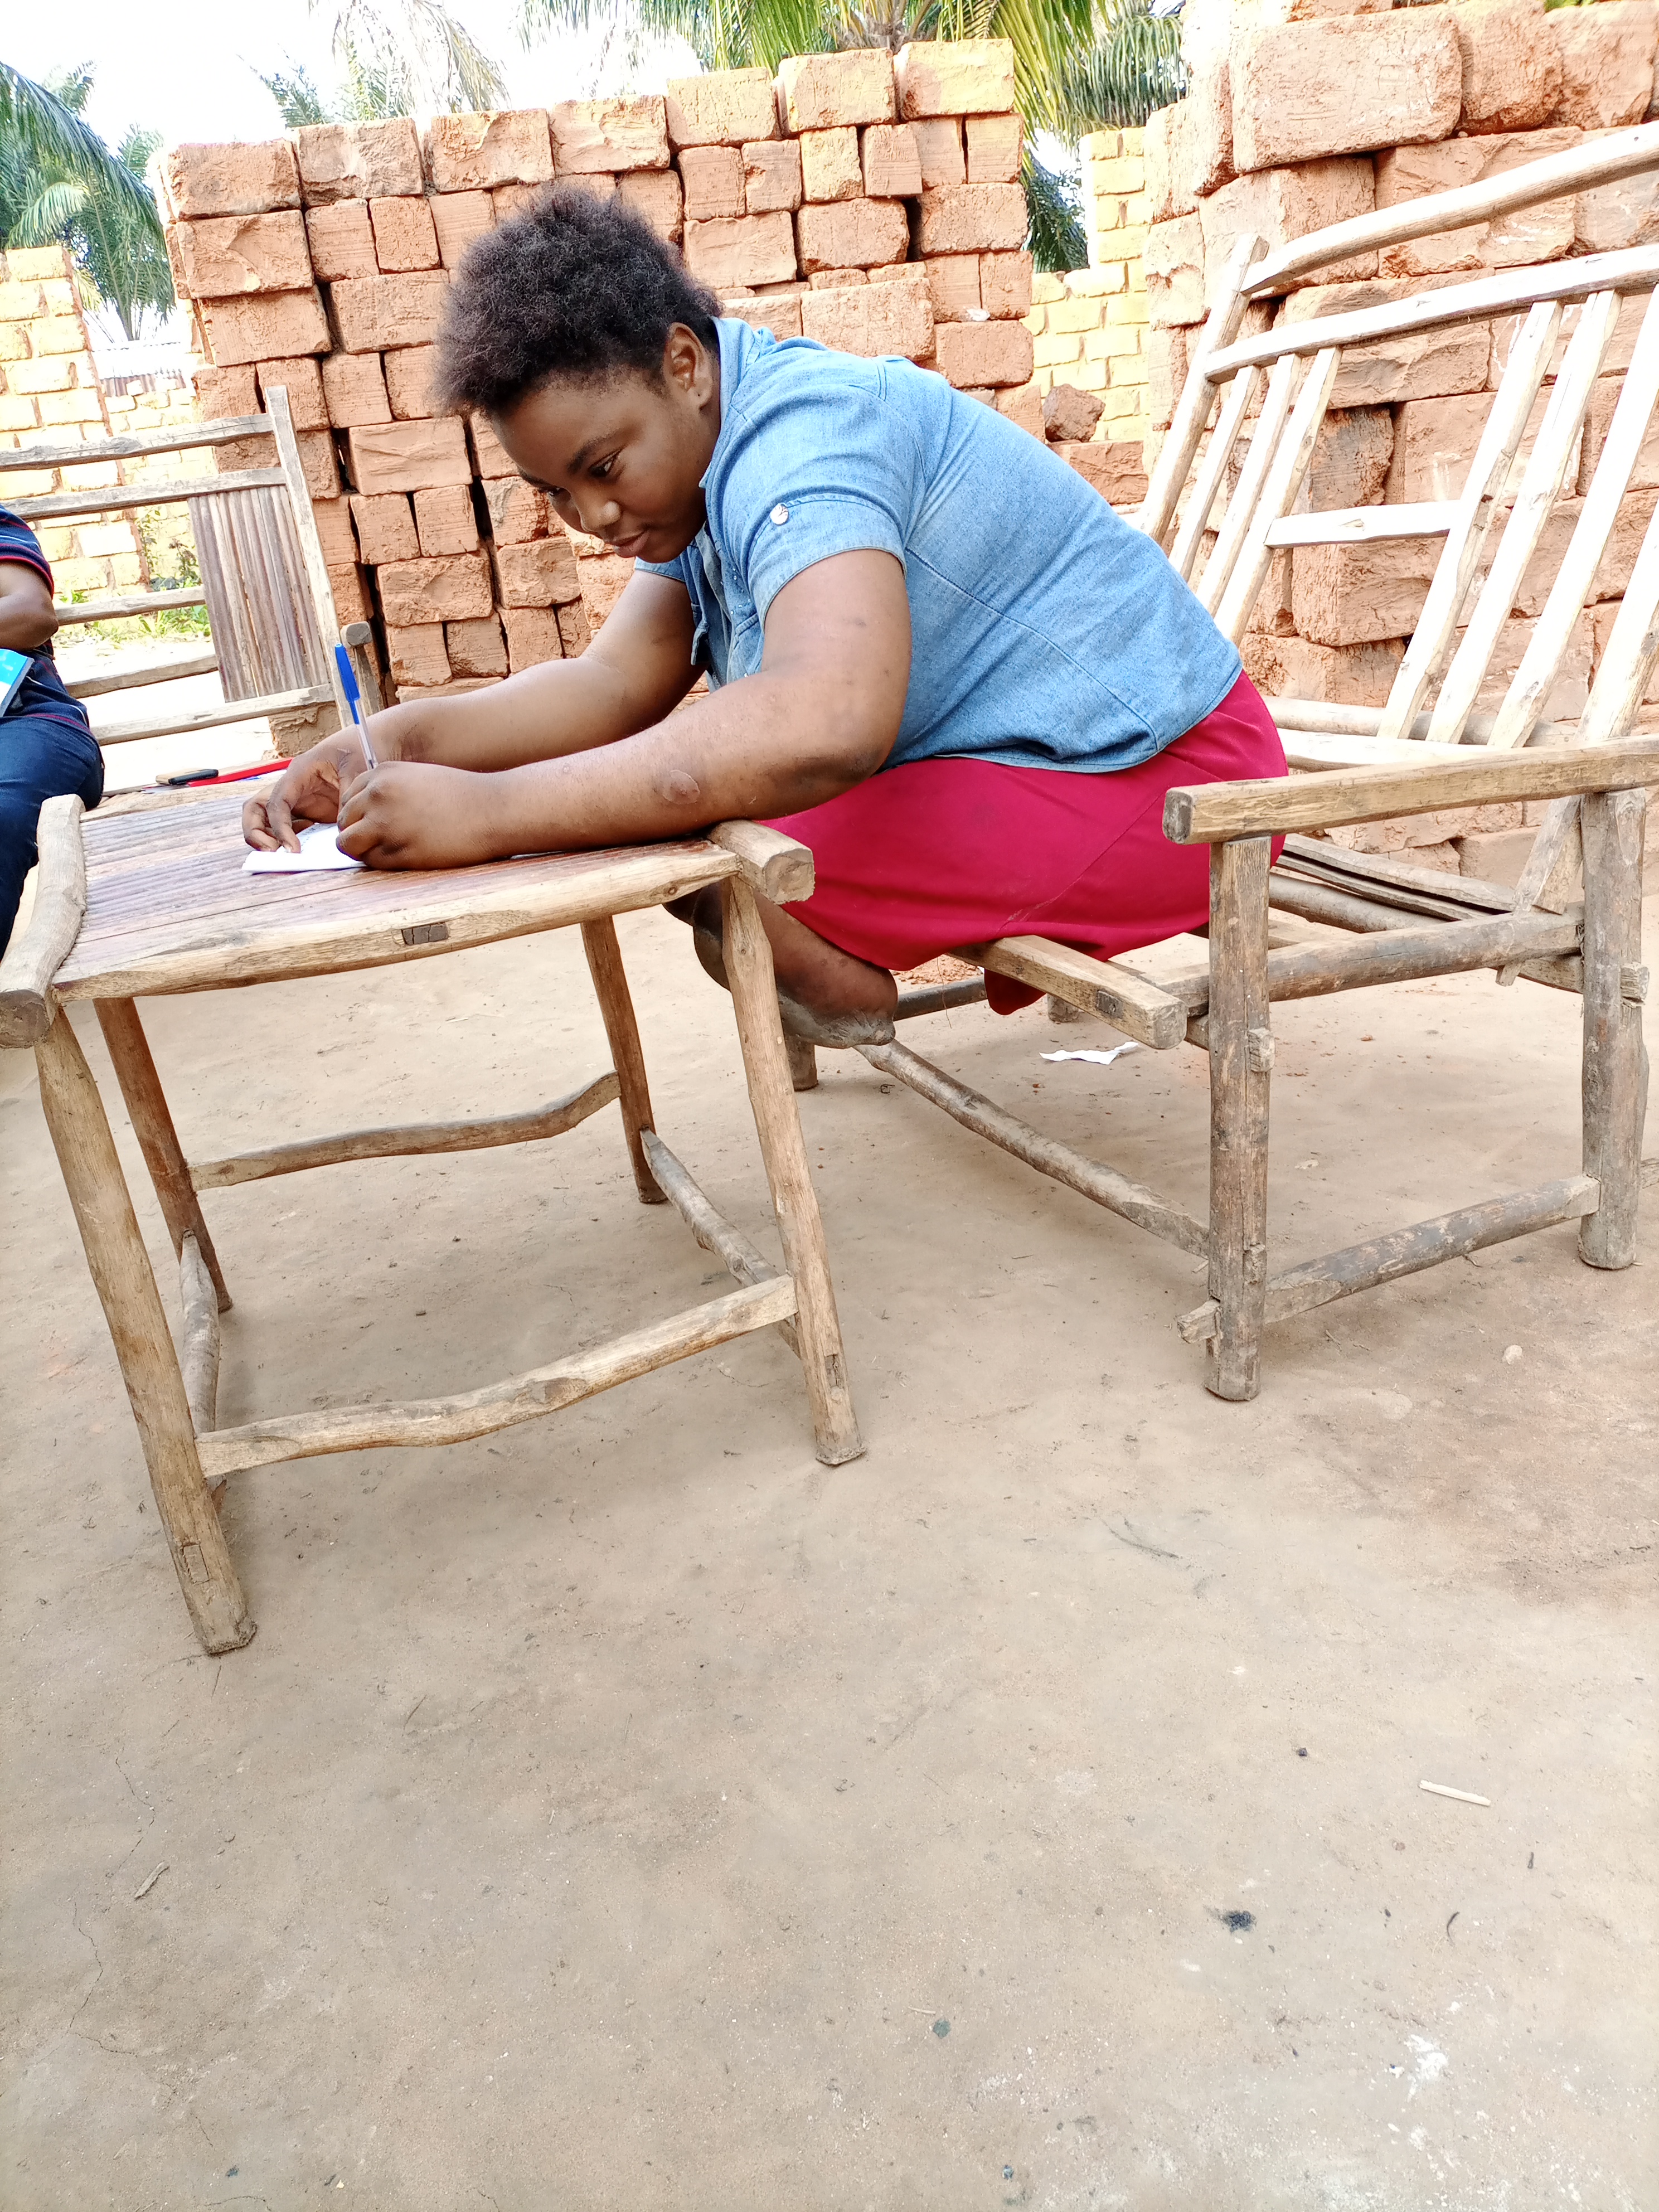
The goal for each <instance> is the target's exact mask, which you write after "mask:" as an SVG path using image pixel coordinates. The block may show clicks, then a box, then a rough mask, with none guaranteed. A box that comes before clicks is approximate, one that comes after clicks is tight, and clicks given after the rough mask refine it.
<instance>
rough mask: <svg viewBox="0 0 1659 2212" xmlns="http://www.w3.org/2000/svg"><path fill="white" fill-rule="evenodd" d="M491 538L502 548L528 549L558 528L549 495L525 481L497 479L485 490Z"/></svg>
mask: <svg viewBox="0 0 1659 2212" xmlns="http://www.w3.org/2000/svg"><path fill="white" fill-rule="evenodd" d="M484 500H485V504H486V505H487V506H488V507H489V528H490V534H491V535H492V537H493V538H495V542H496V544H498V545H525V544H529V542H530V541H531V539H532V538H545V537H546V536H547V535H548V533H549V532H550V530H551V529H552V528H553V527H554V524H553V518H552V513H551V509H550V505H549V502H548V497H547V494H546V493H545V492H544V491H541V490H538V488H537V487H536V486H535V485H534V484H531V483H526V482H525V480H524V478H523V477H495V478H494V479H493V480H492V481H491V482H490V483H487V484H486V485H485V486H484Z"/></svg>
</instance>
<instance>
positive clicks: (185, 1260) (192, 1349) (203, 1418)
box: [179, 1236, 219, 1437]
mask: <svg viewBox="0 0 1659 2212" xmlns="http://www.w3.org/2000/svg"><path fill="white" fill-rule="evenodd" d="M179 1296H180V1297H181V1299H182V1301H183V1304H184V1309H185V1332H184V1334H185V1341H184V1357H183V1358H182V1359H181V1361H180V1363H179V1364H180V1367H181V1368H182V1370H183V1373H184V1378H185V1402H186V1404H187V1405H188V1406H189V1407H190V1419H191V1426H192V1427H193V1428H194V1430H195V1431H196V1433H197V1436H198V1437H199V1436H204V1435H205V1434H206V1433H207V1431H209V1430H210V1429H211V1428H212V1426H213V1425H214V1423H215V1420H216V1418H217V1407H218V1403H219V1300H218V1297H217V1294H216V1291H215V1290H214V1286H213V1278H212V1276H211V1275H210V1274H209V1273H208V1271H207V1263H206V1261H204V1259H203V1257H202V1254H201V1248H200V1247H199V1246H198V1245H197V1242H196V1239H195V1237H193V1236H190V1237H185V1243H184V1249H183V1250H182V1251H181V1252H180V1253H179Z"/></svg>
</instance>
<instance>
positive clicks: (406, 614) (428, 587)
mask: <svg viewBox="0 0 1659 2212" xmlns="http://www.w3.org/2000/svg"><path fill="white" fill-rule="evenodd" d="M374 580H375V582H376V583H377V584H378V585H379V586H380V605H381V606H382V608H384V610H385V611H386V621H387V622H388V623H442V622H464V621H469V620H473V619H477V618H479V617H483V616H484V615H487V614H488V613H489V611H490V609H491V606H492V605H493V602H492V600H491V599H490V595H489V562H488V561H487V560H486V559H485V558H484V556H483V554H482V553H450V554H446V555H445V556H443V557H442V558H441V559H439V560H435V561H393V562H390V563H389V564H388V565H387V566H386V568H380V569H378V570H377V571H376V572H375V578H374Z"/></svg>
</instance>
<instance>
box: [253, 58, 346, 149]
mask: <svg viewBox="0 0 1659 2212" xmlns="http://www.w3.org/2000/svg"><path fill="white" fill-rule="evenodd" d="M253 74H254V75H255V76H257V77H258V80H259V82H260V83H261V84H262V85H264V88H265V90H266V91H267V92H268V93H269V94H270V96H271V98H272V99H273V100H275V101H276V112H277V113H278V114H279V115H280V116H281V117H282V118H283V125H284V126H285V127H286V128H287V129H288V130H289V131H302V130H304V129H305V128H306V126H307V125H308V124H313V123H331V122H332V121H333V120H334V118H333V117H332V116H331V114H330V113H329V112H328V110H327V108H326V107H325V106H324V105H323V98H322V94H320V93H319V91H318V89H317V88H316V86H315V85H314V84H313V82H312V81H311V72H310V70H307V69H306V68H305V67H304V66H303V64H301V63H299V62H295V61H293V60H290V61H289V64H288V66H287V68H286V69H285V70H271V72H270V76H266V74H265V72H264V70H255V71H254V72H253Z"/></svg>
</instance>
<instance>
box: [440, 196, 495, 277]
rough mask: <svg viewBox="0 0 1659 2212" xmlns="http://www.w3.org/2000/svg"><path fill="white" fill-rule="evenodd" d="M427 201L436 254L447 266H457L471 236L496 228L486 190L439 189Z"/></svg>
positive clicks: (479, 235) (469, 243)
mask: <svg viewBox="0 0 1659 2212" xmlns="http://www.w3.org/2000/svg"><path fill="white" fill-rule="evenodd" d="M427 204H428V208H429V209H430V210H431V213H432V224H433V228H434V229H435V231H436V232H437V234H438V258H439V260H440V261H441V262H442V264H443V265H444V267H445V268H446V269H454V268H458V267H459V264H460V258H461V256H462V254H464V253H465V252H466V249H467V247H468V246H471V243H472V241H473V240H474V239H475V238H482V237H483V234H484V233H485V232H486V231H488V230H493V229H494V228H495V209H494V207H493V206H492V205H491V204H490V198H489V193H488V192H438V193H435V195H434V197H432V198H431V199H430V200H429V201H428V203H427Z"/></svg>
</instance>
